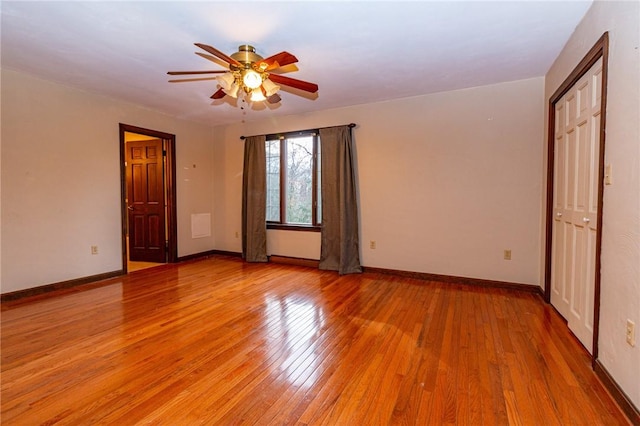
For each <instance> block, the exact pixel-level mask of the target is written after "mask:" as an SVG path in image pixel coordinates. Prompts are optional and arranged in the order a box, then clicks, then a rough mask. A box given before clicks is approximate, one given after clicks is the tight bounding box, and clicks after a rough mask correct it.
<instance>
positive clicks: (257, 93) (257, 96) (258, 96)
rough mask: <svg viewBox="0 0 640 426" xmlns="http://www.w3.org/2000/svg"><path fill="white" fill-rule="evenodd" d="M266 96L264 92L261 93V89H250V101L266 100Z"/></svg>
mask: <svg viewBox="0 0 640 426" xmlns="http://www.w3.org/2000/svg"><path fill="white" fill-rule="evenodd" d="M266 100H267V98H266V97H265V96H264V93H262V89H260V88H259V87H258V88H255V89H253V90H252V91H251V102H261V101H266Z"/></svg>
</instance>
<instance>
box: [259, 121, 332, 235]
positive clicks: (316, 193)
mask: <svg viewBox="0 0 640 426" xmlns="http://www.w3.org/2000/svg"><path fill="white" fill-rule="evenodd" d="M266 153H267V222H270V223H273V224H282V225H294V226H295V225H303V226H317V225H318V224H319V222H320V219H319V218H320V214H319V209H320V205H321V203H320V190H319V188H320V182H319V180H320V160H319V138H318V136H317V135H315V134H313V133H308V134H304V135H302V136H295V137H288V138H281V139H273V140H267V141H266Z"/></svg>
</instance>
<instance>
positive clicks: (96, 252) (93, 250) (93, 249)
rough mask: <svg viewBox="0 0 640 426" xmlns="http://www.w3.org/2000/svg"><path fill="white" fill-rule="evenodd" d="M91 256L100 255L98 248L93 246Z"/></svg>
mask: <svg viewBox="0 0 640 426" xmlns="http://www.w3.org/2000/svg"><path fill="white" fill-rule="evenodd" d="M91 254H98V246H91Z"/></svg>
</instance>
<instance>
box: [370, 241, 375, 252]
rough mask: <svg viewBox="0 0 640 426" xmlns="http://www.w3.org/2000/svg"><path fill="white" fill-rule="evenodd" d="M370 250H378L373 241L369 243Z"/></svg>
mask: <svg viewBox="0 0 640 426" xmlns="http://www.w3.org/2000/svg"><path fill="white" fill-rule="evenodd" d="M369 248H370V249H371V250H375V249H376V242H375V241H373V240H371V241H369Z"/></svg>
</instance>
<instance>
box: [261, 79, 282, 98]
mask: <svg viewBox="0 0 640 426" xmlns="http://www.w3.org/2000/svg"><path fill="white" fill-rule="evenodd" d="M262 88H263V89H264V93H265V95H266V96H267V98H268V97H269V96H271V95H275V93H276V92H277V91H278V90H280V86H278V85H277V84H275V83H274V82H273V81H271V80H269V79H268V78H267V79H266V80H265V81H263V82H262Z"/></svg>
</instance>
